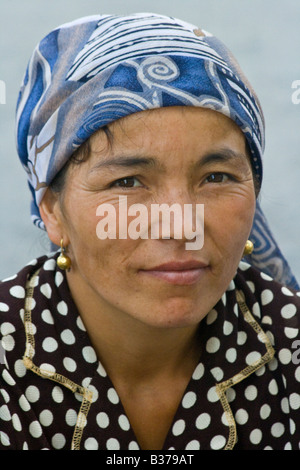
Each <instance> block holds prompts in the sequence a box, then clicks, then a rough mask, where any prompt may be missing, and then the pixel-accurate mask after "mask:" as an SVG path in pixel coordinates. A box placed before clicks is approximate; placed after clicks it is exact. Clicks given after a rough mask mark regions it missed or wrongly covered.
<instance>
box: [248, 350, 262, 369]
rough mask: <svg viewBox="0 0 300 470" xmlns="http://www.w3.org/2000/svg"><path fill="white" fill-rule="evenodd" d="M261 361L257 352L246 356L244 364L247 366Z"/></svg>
mask: <svg viewBox="0 0 300 470" xmlns="http://www.w3.org/2000/svg"><path fill="white" fill-rule="evenodd" d="M260 359H261V354H260V353H259V352H257V351H253V352H251V353H249V354H248V355H247V356H246V363H247V364H248V366H249V365H250V364H253V362H256V361H259V360H260Z"/></svg>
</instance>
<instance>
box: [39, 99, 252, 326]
mask: <svg viewBox="0 0 300 470" xmlns="http://www.w3.org/2000/svg"><path fill="white" fill-rule="evenodd" d="M110 131H111V132H112V142H111V143H109V142H108V140H107V137H106V135H105V133H104V132H102V131H100V132H97V133H96V134H95V135H94V136H93V137H92V138H91V154H90V156H89V158H88V159H87V161H85V162H83V163H81V164H80V165H75V166H74V167H73V166H72V167H71V168H70V169H69V170H68V175H67V182H66V186H65V188H64V192H63V197H62V198H60V199H59V201H60V202H58V203H56V205H55V207H56V209H55V211H56V212H55V213H56V217H57V220H58V223H57V228H56V229H50V230H49V231H48V233H49V236H50V238H52V241H54V242H55V243H59V240H60V238H61V236H63V237H64V243H65V245H68V244H69V254H70V257H71V259H72V268H71V271H70V272H69V273H68V280H69V284H70V288H71V291H72V286H79V285H80V289H81V293H83V295H86V296H87V299H90V300H91V299H92V302H93V303H94V305H97V306H98V307H99V311H103V309H105V311H106V312H108V313H109V314H111V315H118V316H120V315H121V316H130V317H131V318H134V319H135V320H138V321H140V322H143V323H146V324H148V325H152V326H156V327H182V326H191V325H196V324H197V323H198V322H199V321H200V320H201V319H202V318H203V317H204V316H205V315H206V314H207V313H208V312H209V311H210V310H211V308H213V307H214V305H215V304H216V303H217V302H218V300H219V299H220V297H221V296H222V294H223V293H224V292H225V290H226V289H227V287H228V285H229V283H230V281H231V279H232V278H233V277H234V275H235V272H236V269H237V266H238V263H239V261H240V259H241V257H242V255H243V249H244V245H245V242H246V240H247V238H248V236H249V233H250V230H251V226H252V221H253V216H254V210H255V191H254V182H253V176H252V171H251V166H250V163H249V160H248V157H247V151H246V144H245V138H244V136H243V134H242V132H241V131H240V129H239V128H238V127H237V126H236V125H235V124H234V123H233V122H232V121H231V120H230V119H228V118H227V117H225V116H223V115H222V114H220V113H217V112H214V111H211V110H205V109H200V108H182V107H172V108H162V109H157V110H152V111H145V112H141V113H138V114H135V115H131V116H128V117H126V118H124V119H122V120H121V121H119V122H116V123H114V124H112V125H110ZM120 196H122V197H123V200H124V196H126V201H127V207H128V208H129V207H130V206H131V205H132V204H136V203H138V204H142V205H143V206H145V207H146V208H147V210H148V211H149V214H150V211H151V207H153V206H152V205H153V204H167V205H168V206H171V205H172V204H174V203H176V204H179V205H180V207H182V211H183V207H184V204H192V205H193V208H194V209H195V208H196V204H204V244H203V247H202V248H201V249H199V250H188V249H187V248H186V242H187V239H186V238H184V236H183V237H182V238H181V239H178V238H177V239H176V238H175V236H174V232H172V230H173V229H172V227H171V232H170V235H171V236H170V238H169V239H164V238H163V237H159V238H158V239H157V238H156V239H152V238H151V236H148V237H147V238H144V239H141V238H139V239H132V237H130V236H128V234H127V236H126V238H125V237H124V238H125V239H118V238H116V239H109V238H108V239H106V240H100V239H99V232H98V234H97V231H96V230H97V226H98V228H99V225H98V224H99V222H100V220H101V217H100V216H99V214H100V212H99V210H98V212H97V208H98V207H99V206H100V205H102V204H109V205H110V207H112V208H113V209H114V210H115V213H116V221H117V231H118V216H119V212H120V210H122V207H121V205H120V199H119V197H120ZM97 213H98V215H97ZM194 213H195V212H194ZM106 215H107V214H106ZM133 219H134V217H132V216H131V217H128V224H129V223H130V222H132V220H133ZM150 220H151V217H150V216H149V221H150ZM46 225H47V222H46ZM149 228H150V227H149ZM149 233H150V232H149ZM183 233H184V232H183Z"/></svg>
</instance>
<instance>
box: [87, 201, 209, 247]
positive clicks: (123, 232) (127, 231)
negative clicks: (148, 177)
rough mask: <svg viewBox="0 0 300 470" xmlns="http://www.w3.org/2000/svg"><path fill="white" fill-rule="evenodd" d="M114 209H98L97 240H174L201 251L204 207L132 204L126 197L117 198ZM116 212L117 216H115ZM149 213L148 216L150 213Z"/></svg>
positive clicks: (102, 205) (104, 205)
mask: <svg viewBox="0 0 300 470" xmlns="http://www.w3.org/2000/svg"><path fill="white" fill-rule="evenodd" d="M117 207H118V211H117V210H116V207H115V205H113V204H109V203H104V204H100V205H99V206H98V207H97V210H96V215H97V217H101V220H100V221H99V222H98V223H97V227H96V234H97V237H98V238H99V239H100V240H106V239H110V240H115V239H119V240H124V239H128V238H130V239H131V240H137V239H139V238H140V239H144V240H145V239H149V238H151V239H154V240H155V239H156V240H157V239H171V238H173V239H175V240H183V239H185V240H189V241H186V242H185V248H186V250H200V249H201V248H202V247H203V244H204V204H196V205H193V204H184V205H183V206H182V205H181V204H176V203H174V204H172V205H171V206H169V205H168V204H151V205H150V208H148V207H147V206H145V205H144V204H132V205H131V206H129V207H128V204H127V196H119V204H118V206H117ZM194 209H195V210H194ZM117 212H118V213H117ZM149 212H150V213H149Z"/></svg>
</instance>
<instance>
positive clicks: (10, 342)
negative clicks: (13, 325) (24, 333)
mask: <svg viewBox="0 0 300 470" xmlns="http://www.w3.org/2000/svg"><path fill="white" fill-rule="evenodd" d="M1 344H2V347H3V349H5V351H12V350H13V349H14V347H15V340H14V337H13V336H11V335H7V336H4V337H3V338H2V341H1Z"/></svg>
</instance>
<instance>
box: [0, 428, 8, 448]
mask: <svg viewBox="0 0 300 470" xmlns="http://www.w3.org/2000/svg"><path fill="white" fill-rule="evenodd" d="M0 443H1V444H2V445H3V446H5V447H8V446H10V440H9V437H8V435H7V434H6V433H5V432H4V431H0Z"/></svg>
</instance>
